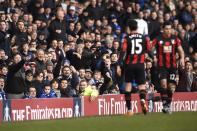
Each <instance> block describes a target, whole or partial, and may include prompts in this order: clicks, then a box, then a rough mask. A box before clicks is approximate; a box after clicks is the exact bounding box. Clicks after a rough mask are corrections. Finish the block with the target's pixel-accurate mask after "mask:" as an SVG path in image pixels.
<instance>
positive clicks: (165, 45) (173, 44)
mask: <svg viewBox="0 0 197 131" xmlns="http://www.w3.org/2000/svg"><path fill="white" fill-rule="evenodd" d="M152 46H153V47H155V48H156V52H157V65H158V67H165V68H176V67H177V62H176V52H177V48H178V47H179V46H181V41H180V39H178V38H177V37H176V36H173V35H172V36H170V37H169V38H167V37H164V36H163V35H159V36H158V37H157V38H155V39H154V40H153V42H152Z"/></svg>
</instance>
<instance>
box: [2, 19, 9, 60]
mask: <svg viewBox="0 0 197 131" xmlns="http://www.w3.org/2000/svg"><path fill="white" fill-rule="evenodd" d="M8 39H9V34H8V33H7V23H6V21H0V49H3V50H4V51H5V54H6V55H7V56H10V55H11V54H10V53H11V48H10V43H9V40H8Z"/></svg>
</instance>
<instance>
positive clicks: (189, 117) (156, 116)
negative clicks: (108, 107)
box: [0, 112, 197, 131]
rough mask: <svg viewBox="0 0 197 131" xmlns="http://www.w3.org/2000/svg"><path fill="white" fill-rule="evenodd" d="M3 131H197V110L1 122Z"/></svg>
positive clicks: (0, 130)
mask: <svg viewBox="0 0 197 131" xmlns="http://www.w3.org/2000/svg"><path fill="white" fill-rule="evenodd" d="M0 131H197V112H176V113H173V114H171V115H167V114H162V113H152V114H148V115H146V116H144V115H142V114H140V115H134V116H132V117H127V116H105V117H84V118H71V119H62V120H48V121H47V120H46V121H25V122H13V123H0Z"/></svg>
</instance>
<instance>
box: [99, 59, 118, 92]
mask: <svg viewBox="0 0 197 131" xmlns="http://www.w3.org/2000/svg"><path fill="white" fill-rule="evenodd" d="M102 75H103V78H104V82H103V84H102V86H101V87H100V90H99V93H100V95H102V94H118V93H119V88H118V85H117V80H116V78H115V71H114V70H112V68H111V59H110V57H107V58H105V60H104V68H103V69H102Z"/></svg>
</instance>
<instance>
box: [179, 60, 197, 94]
mask: <svg viewBox="0 0 197 131" xmlns="http://www.w3.org/2000/svg"><path fill="white" fill-rule="evenodd" d="M196 81H197V74H196V73H195V72H194V71H193V65H192V62H191V61H186V62H185V68H184V69H181V68H180V69H179V82H178V87H177V88H176V91H177V92H191V91H197V82H196Z"/></svg>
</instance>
